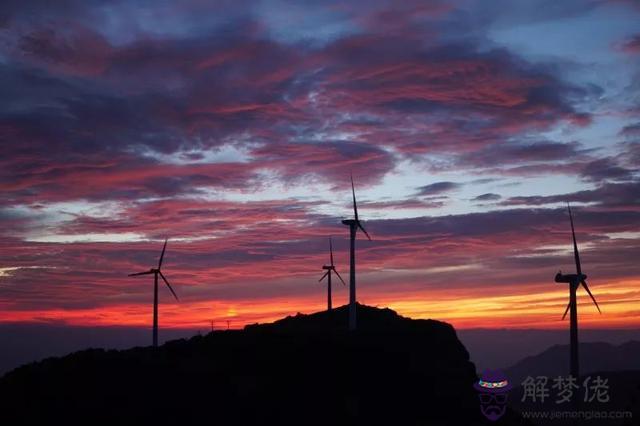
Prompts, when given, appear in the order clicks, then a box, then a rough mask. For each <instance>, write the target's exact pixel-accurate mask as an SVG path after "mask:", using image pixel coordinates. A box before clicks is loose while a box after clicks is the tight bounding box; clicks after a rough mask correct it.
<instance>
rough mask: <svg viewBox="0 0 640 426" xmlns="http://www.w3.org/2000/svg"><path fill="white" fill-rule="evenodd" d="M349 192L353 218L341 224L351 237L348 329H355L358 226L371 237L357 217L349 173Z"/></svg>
mask: <svg viewBox="0 0 640 426" xmlns="http://www.w3.org/2000/svg"><path fill="white" fill-rule="evenodd" d="M351 193H352V194H353V215H354V219H345V220H343V221H342V224H343V225H347V226H348V227H349V231H350V233H349V235H350V238H351V250H350V253H351V259H350V263H349V330H355V329H356V232H357V231H358V228H359V229H360V230H361V231H362V232H364V235H366V236H367V238H368V239H369V241H371V237H370V236H369V233H368V232H367V231H366V230H365V229H364V227H363V226H362V223H360V220H359V219H358V206H357V205H356V190H355V188H354V186H353V175H351Z"/></svg>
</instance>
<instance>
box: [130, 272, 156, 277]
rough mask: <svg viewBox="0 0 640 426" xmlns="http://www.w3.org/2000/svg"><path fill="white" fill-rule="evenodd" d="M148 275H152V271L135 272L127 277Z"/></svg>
mask: <svg viewBox="0 0 640 426" xmlns="http://www.w3.org/2000/svg"><path fill="white" fill-rule="evenodd" d="M149 274H153V271H146V272H137V273H135V274H129V275H127V276H128V277H135V276H136V275H149Z"/></svg>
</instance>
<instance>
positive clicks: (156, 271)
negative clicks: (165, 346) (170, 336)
mask: <svg viewBox="0 0 640 426" xmlns="http://www.w3.org/2000/svg"><path fill="white" fill-rule="evenodd" d="M167 241H168V238H167V239H166V240H164V246H163V247H162V254H160V260H159V261H158V267H157V268H151V269H149V270H148V271H145V272H138V273H136V274H129V276H130V277H135V276H137V275H150V274H153V347H154V348H155V347H157V346H158V275H159V276H160V278H162V280H163V281H164V282H165V284H166V285H167V287H169V290H171V294H173V297H175V298H176V300H178V296H177V295H176V292H175V291H173V288H172V287H171V284H169V281H167V279H166V278H165V276H164V275H163V274H162V271H161V270H160V268H161V267H162V259H163V258H164V252H165V250H166V249H167Z"/></svg>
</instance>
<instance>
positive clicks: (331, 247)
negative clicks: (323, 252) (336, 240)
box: [329, 237, 333, 266]
mask: <svg viewBox="0 0 640 426" xmlns="http://www.w3.org/2000/svg"><path fill="white" fill-rule="evenodd" d="M329 253H330V257H331V266H333V245H332V244H331V237H329Z"/></svg>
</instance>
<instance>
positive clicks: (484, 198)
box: [473, 192, 502, 201]
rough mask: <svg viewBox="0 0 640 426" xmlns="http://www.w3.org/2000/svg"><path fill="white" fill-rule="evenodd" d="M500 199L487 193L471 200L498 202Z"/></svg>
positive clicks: (498, 195)
mask: <svg viewBox="0 0 640 426" xmlns="http://www.w3.org/2000/svg"><path fill="white" fill-rule="evenodd" d="M501 198H502V196H501V195H500V194H493V193H491V192H488V193H486V194H482V195H478V196H477V197H474V198H473V201H498V200H500V199H501Z"/></svg>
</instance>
